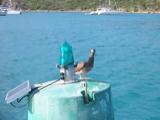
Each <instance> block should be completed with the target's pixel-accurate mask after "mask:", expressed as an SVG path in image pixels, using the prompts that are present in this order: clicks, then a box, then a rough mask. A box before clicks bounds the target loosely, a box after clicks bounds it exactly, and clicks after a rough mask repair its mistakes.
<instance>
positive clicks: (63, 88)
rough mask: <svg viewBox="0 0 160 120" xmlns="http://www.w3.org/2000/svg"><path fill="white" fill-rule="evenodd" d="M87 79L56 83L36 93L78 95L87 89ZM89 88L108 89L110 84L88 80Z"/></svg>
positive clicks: (54, 95)
mask: <svg viewBox="0 0 160 120" xmlns="http://www.w3.org/2000/svg"><path fill="white" fill-rule="evenodd" d="M84 83H85V81H80V82H75V83H70V84H58V85H57V84H56V85H54V84H53V85H51V86H49V87H46V88H45V89H43V90H41V91H40V92H38V93H36V94H35V95H41V96H50V97H78V96H81V95H82V94H81V92H82V91H83V90H85V88H84ZM87 86H88V87H87V90H88V91H92V92H95V93H98V92H101V91H104V90H107V89H109V88H110V85H109V84H108V83H105V82H99V81H87Z"/></svg>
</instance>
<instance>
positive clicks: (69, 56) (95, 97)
mask: <svg viewBox="0 0 160 120" xmlns="http://www.w3.org/2000/svg"><path fill="white" fill-rule="evenodd" d="M60 52H61V54H60V74H61V75H62V77H61V80H60V81H70V79H72V80H71V81H72V82H71V83H70V82H69V83H65V82H55V83H54V84H51V85H49V86H47V87H45V88H43V89H41V90H39V91H37V92H31V93H30V94H29V103H28V120H114V114H113V108H112V100H111V86H110V85H109V84H108V83H106V82H100V81H94V80H87V84H86V81H83V80H76V79H75V78H74V74H73V72H74V58H73V53H72V47H71V46H70V45H69V44H68V43H67V42H65V43H64V44H63V45H62V47H61V49H60ZM86 96H87V98H86Z"/></svg>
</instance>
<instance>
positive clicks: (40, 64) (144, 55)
mask: <svg viewBox="0 0 160 120" xmlns="http://www.w3.org/2000/svg"><path fill="white" fill-rule="evenodd" d="M64 41H68V42H69V43H70V44H71V45H72V47H73V50H74V59H75V61H78V62H79V61H82V60H87V59H88V54H89V50H90V48H95V49H96V57H95V66H94V69H93V70H92V71H91V72H90V74H89V75H88V76H89V77H92V78H94V79H97V80H99V81H100V80H105V81H107V82H108V83H110V84H111V85H112V101H113V107H114V114H115V120H160V15H158V14H124V15H108V16H107V15H106V16H103V15H102V16H90V15H84V13H65V12H64V13H59V12H52V13H23V14H22V15H7V16H3V17H2V16H0V120H27V107H23V108H13V107H12V106H10V105H7V104H5V101H4V99H5V95H6V93H7V91H9V90H10V89H12V88H14V87H15V86H17V85H18V84H20V83H22V82H23V81H25V80H30V82H31V83H41V82H45V81H49V80H53V79H58V78H59V72H58V69H57V68H56V64H58V63H59V47H60V45H61V44H62V43H63V42H64ZM62 114H63V113H62ZM102 120H103V118H102Z"/></svg>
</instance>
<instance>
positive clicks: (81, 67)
mask: <svg viewBox="0 0 160 120" xmlns="http://www.w3.org/2000/svg"><path fill="white" fill-rule="evenodd" d="M85 65H86V62H81V63H78V64H77V67H76V68H75V72H79V71H80V70H82V69H83V68H84V67H85Z"/></svg>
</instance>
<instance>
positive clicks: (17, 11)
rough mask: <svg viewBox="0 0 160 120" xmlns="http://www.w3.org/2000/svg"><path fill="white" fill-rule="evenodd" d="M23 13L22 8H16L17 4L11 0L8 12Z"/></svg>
mask: <svg viewBox="0 0 160 120" xmlns="http://www.w3.org/2000/svg"><path fill="white" fill-rule="evenodd" d="M21 13H22V11H21V10H18V9H15V4H14V5H13V3H12V0H9V7H8V9H7V14H10V15H12V14H13V15H19V14H21Z"/></svg>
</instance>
